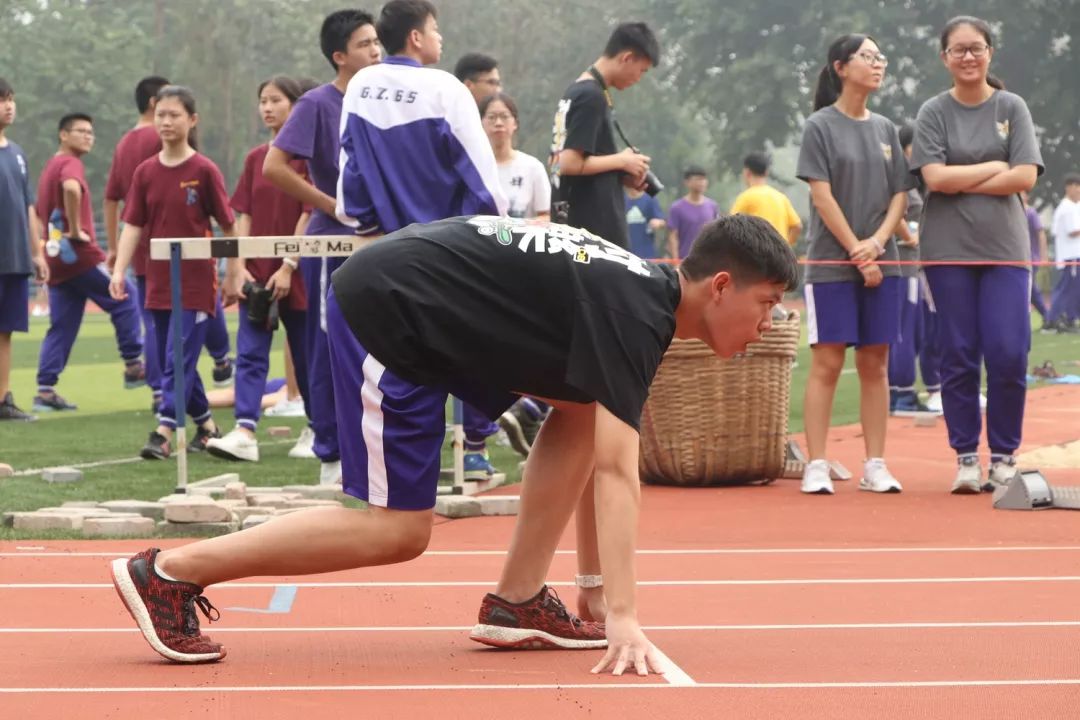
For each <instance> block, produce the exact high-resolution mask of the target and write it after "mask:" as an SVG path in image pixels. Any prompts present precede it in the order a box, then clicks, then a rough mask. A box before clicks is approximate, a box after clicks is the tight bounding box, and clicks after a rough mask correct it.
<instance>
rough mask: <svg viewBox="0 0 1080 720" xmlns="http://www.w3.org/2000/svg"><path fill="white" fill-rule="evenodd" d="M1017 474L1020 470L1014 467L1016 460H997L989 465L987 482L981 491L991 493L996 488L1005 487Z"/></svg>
mask: <svg viewBox="0 0 1080 720" xmlns="http://www.w3.org/2000/svg"><path fill="white" fill-rule="evenodd" d="M1019 474H1020V470H1019V469H1018V468H1017V467H1016V458H1009V459H1008V460H999V461H998V462H996V463H993V464H991V465H990V475H989V476H988V482H987V484H986V485H985V486H983V489H984V490H986V491H988V492H992V491H993V490H995V489H996V488H999V487H1005V486H1006V485H1008V484H1009V483H1010V482H1012V480H1013V478H1015V477H1016V476H1017V475H1019Z"/></svg>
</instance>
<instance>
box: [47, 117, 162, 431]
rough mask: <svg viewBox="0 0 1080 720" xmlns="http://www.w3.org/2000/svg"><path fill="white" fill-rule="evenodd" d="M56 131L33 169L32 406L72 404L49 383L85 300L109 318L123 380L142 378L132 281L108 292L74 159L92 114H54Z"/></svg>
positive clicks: (89, 143)
mask: <svg viewBox="0 0 1080 720" xmlns="http://www.w3.org/2000/svg"><path fill="white" fill-rule="evenodd" d="M57 130H58V134H59V139H60V148H59V150H57V152H56V154H55V155H53V156H52V157H51V158H49V162H48V163H46V164H45V168H44V169H43V170H42V171H41V177H40V179H39V181H38V193H37V194H38V199H37V214H38V219H39V220H40V221H41V223H42V225H43V226H45V227H47V228H48V230H47V235H48V237H47V239H46V243H45V255H46V259H47V262H48V263H49V331H48V332H47V333H46V334H45V339H44V341H43V342H42V343H41V352H40V355H39V358H38V374H37V383H38V392H37V396H36V397H35V398H34V411H35V412H49V411H53V410H75V409H76V406H75V405H74V404H72V403H69V402H68V401H67V400H65V399H64V398H63V397H61V396H60V394H59V393H57V392H56V383H57V382H58V381H59V380H60V374H61V373H62V372H63V371H64V367H65V366H66V365H67V361H68V357H69V356H70V355H71V348H72V346H73V345H74V344H75V338H76V337H78V335H79V328H80V327H81V326H82V319H83V313H84V312H85V310H86V301H87V300H92V301H93V302H94V304H95V305H97V306H98V307H100V308H101V309H102V310H104V311H105V312H107V313H108V314H109V319H110V320H112V324H113V328H114V330H115V331H116V344H117V347H118V349H119V351H120V358H121V359H122V360H123V361H124V387H126V388H129V389H130V388H136V387H141V386H143V385H145V384H146V368H145V367H144V365H143V362H142V360H141V359H140V356H141V355H142V350H143V347H142V345H143V344H142V339H141V337H140V335H141V334H142V333H141V328H140V327H139V309H138V307H137V306H136V304H135V287H134V286H133V285H131V284H130V283H128V286H129V287H128V291H127V297H126V298H124V299H123V300H116V299H114V298H113V297H112V296H111V295H110V294H109V273H108V270H106V268H105V253H104V252H102V250H101V247H100V246H98V243H97V238H96V236H95V232H94V211H93V206H92V202H91V199H90V186H89V185H88V184H87V182H86V169H85V168H84V167H83V161H82V158H83V156H84V155H86V154H87V153H89V152H90V151H91V150H92V149H93V147H94V122H93V119H92V118H91V117H90V116H89V115H86V114H84V113H70V114H68V115H65V116H64V117H62V118H61V119H60V124H59V126H58V128H57Z"/></svg>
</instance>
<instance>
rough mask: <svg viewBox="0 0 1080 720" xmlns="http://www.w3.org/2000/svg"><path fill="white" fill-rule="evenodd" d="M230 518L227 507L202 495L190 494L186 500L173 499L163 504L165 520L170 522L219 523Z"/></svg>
mask: <svg viewBox="0 0 1080 720" xmlns="http://www.w3.org/2000/svg"><path fill="white" fill-rule="evenodd" d="M231 519H232V512H231V511H230V510H229V508H227V507H224V506H222V505H218V504H217V503H216V502H214V501H213V500H211V499H210V498H208V497H205V496H203V495H192V496H191V497H189V498H188V499H187V500H175V501H173V502H171V503H168V504H167V505H166V506H165V520H167V521H168V522H172V523H221V522H229V521H230V520H231Z"/></svg>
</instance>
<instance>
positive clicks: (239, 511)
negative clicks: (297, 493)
mask: <svg viewBox="0 0 1080 720" xmlns="http://www.w3.org/2000/svg"><path fill="white" fill-rule="evenodd" d="M230 509H231V510H232V514H233V515H235V516H236V518H237V519H238V520H239V521H240V522H243V521H244V520H246V519H247V518H249V517H251V516H252V515H273V514H274V508H270V507H250V506H249V507H237V508H230Z"/></svg>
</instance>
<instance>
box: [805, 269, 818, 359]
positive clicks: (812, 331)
mask: <svg viewBox="0 0 1080 720" xmlns="http://www.w3.org/2000/svg"><path fill="white" fill-rule="evenodd" d="M803 294H804V295H805V296H806V339H807V343H808V344H810V345H814V344H816V343H817V341H818V339H817V337H818V334H817V313H816V312H815V310H814V286H813V285H811V284H809V283H807V284H806V285H805V286H804V287H803Z"/></svg>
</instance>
